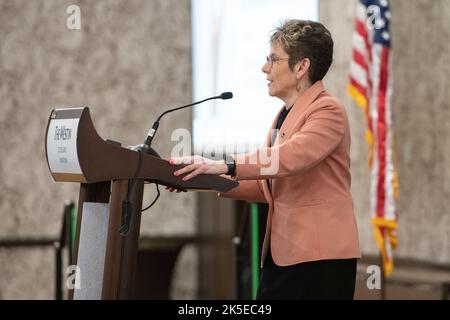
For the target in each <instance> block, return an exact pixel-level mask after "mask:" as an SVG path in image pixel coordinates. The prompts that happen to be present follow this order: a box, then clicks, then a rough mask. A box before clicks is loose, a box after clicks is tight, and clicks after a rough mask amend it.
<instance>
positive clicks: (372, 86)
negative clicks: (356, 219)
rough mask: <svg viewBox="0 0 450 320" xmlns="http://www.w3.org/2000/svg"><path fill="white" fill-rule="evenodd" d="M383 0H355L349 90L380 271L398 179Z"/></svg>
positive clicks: (392, 235)
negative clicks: (364, 154) (363, 148)
mask: <svg viewBox="0 0 450 320" xmlns="http://www.w3.org/2000/svg"><path fill="white" fill-rule="evenodd" d="M390 20H391V11H390V10H389V2H388V1H387V0H359V1H358V4H357V13H356V22H355V31H354V33H353V39H352V42H353V52H352V61H351V64H350V83H349V85H348V92H349V94H350V96H351V97H352V98H354V100H355V101H356V103H357V104H358V106H360V107H361V108H362V109H363V110H364V114H365V117H366V121H367V130H366V140H367V143H368V144H369V167H370V171H371V180H370V211H371V216H372V224H373V227H374V232H375V238H376V244H377V246H378V248H379V250H380V253H381V257H382V260H383V270H384V274H385V275H390V274H391V273H392V271H393V266H394V264H393V255H392V251H393V249H394V248H395V247H396V246H397V242H398V240H397V212H396V206H395V200H396V198H397V197H398V180H397V173H396V171H395V168H394V139H393V131H392V105H391V97H392V51H391V34H390V32H389V24H390Z"/></svg>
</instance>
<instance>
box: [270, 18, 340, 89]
mask: <svg viewBox="0 0 450 320" xmlns="http://www.w3.org/2000/svg"><path fill="white" fill-rule="evenodd" d="M270 44H271V45H280V46H281V47H282V48H283V50H284V51H286V53H287V54H288V56H289V68H290V69H291V70H293V68H294V66H295V64H296V63H297V62H298V61H300V60H301V59H304V58H308V59H309V60H310V61H311V65H310V68H309V80H310V81H311V83H313V84H314V83H315V82H316V81H318V80H322V79H323V77H325V75H326V74H327V72H328V70H329V69H330V66H331V63H332V61H333V45H334V43H333V39H332V37H331V33H330V31H328V29H327V28H325V26H324V25H323V24H321V23H319V22H314V21H308V20H297V19H292V20H286V21H284V22H283V23H282V24H281V25H280V26H279V27H277V28H275V30H274V31H273V33H272V36H271V37H270Z"/></svg>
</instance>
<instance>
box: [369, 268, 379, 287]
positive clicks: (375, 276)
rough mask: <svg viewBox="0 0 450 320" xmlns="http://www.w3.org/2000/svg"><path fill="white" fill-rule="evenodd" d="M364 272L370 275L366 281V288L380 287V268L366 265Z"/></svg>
mask: <svg viewBox="0 0 450 320" xmlns="http://www.w3.org/2000/svg"><path fill="white" fill-rule="evenodd" d="M366 273H367V274H369V275H370V276H369V277H368V278H367V281H366V285H367V289H369V290H375V289H376V290H380V289H381V268H380V267H379V266H377V265H370V266H368V267H367V271H366Z"/></svg>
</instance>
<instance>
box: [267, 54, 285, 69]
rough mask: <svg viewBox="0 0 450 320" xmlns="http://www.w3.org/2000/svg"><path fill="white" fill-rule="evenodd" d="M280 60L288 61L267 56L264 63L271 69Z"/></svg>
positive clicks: (273, 55) (274, 56)
mask: <svg viewBox="0 0 450 320" xmlns="http://www.w3.org/2000/svg"><path fill="white" fill-rule="evenodd" d="M282 60H289V58H280V57H277V56H276V55H275V54H273V53H272V54H269V55H268V56H267V57H266V62H267V63H268V64H269V66H270V67H271V68H272V67H273V64H274V63H275V62H278V61H282Z"/></svg>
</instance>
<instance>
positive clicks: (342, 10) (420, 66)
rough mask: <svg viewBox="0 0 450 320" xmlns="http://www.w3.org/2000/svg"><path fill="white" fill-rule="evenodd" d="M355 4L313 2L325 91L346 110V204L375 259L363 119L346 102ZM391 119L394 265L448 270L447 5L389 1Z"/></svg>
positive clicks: (449, 133)
mask: <svg viewBox="0 0 450 320" xmlns="http://www.w3.org/2000/svg"><path fill="white" fill-rule="evenodd" d="M355 9H356V1H355V0H353V1H349V0H321V1H320V20H321V22H323V23H324V24H325V25H326V26H327V27H328V28H329V29H330V31H331V32H332V34H333V37H334V40H335V57H334V58H335V61H334V66H333V67H332V69H331V71H330V73H329V74H328V75H327V77H326V79H325V80H326V81H325V82H326V85H327V88H328V89H329V91H331V92H332V93H333V94H335V95H336V96H338V97H339V98H340V99H342V101H343V102H344V103H345V105H346V106H347V110H348V114H349V118H350V122H351V128H352V149H351V152H352V153H351V157H352V175H353V186H352V191H353V196H354V201H355V208H356V213H357V219H358V226H359V230H360V239H361V241H362V249H363V251H364V252H365V253H376V252H377V250H376V248H375V244H374V237H373V234H372V229H371V226H370V222H369V219H370V218H369V217H370V214H369V211H368V210H369V198H368V192H369V175H368V173H369V172H368V168H367V151H368V148H367V146H366V144H365V141H364V130H365V123H364V116H363V114H362V112H361V110H359V109H358V108H357V107H356V106H355V104H354V103H353V102H352V101H351V100H350V99H349V98H348V96H347V94H346V85H347V75H348V67H349V62H350V58H351V35H352V31H353V25H354V15H355ZM391 11H392V25H391V29H392V34H391V36H392V43H393V48H394V49H393V50H394V61H393V65H394V70H393V72H394V93H393V118H394V132H395V138H396V146H397V160H398V162H397V165H398V171H399V183H400V199H399V202H398V212H399V215H400V218H399V240H400V245H399V248H398V250H397V251H396V255H397V256H399V257H405V258H412V259H419V260H426V261H429V262H433V263H442V264H447V265H448V264H449V263H450V215H449V212H448V208H449V205H450V200H449V199H450V197H449V196H450V170H449V163H450V125H449V123H450V108H449V101H450V91H449V90H448V87H449V85H450V29H449V28H448V20H449V19H450V6H449V5H448V1H447V0H434V1H427V0H412V1H411V0H392V1H391Z"/></svg>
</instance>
